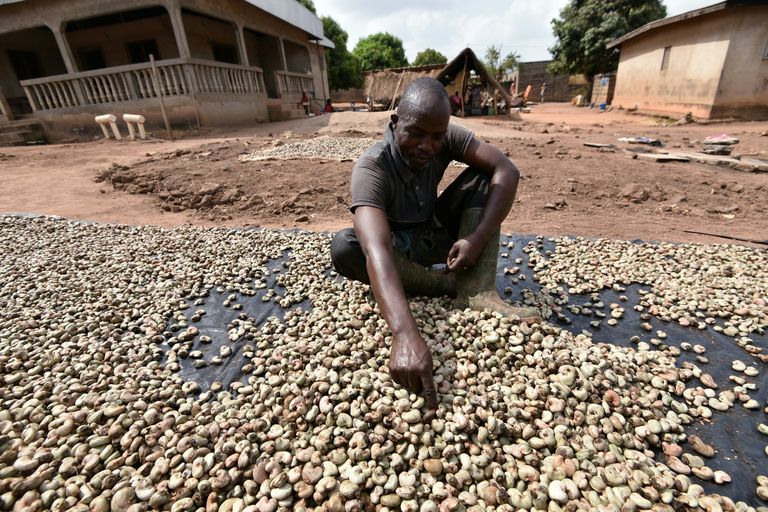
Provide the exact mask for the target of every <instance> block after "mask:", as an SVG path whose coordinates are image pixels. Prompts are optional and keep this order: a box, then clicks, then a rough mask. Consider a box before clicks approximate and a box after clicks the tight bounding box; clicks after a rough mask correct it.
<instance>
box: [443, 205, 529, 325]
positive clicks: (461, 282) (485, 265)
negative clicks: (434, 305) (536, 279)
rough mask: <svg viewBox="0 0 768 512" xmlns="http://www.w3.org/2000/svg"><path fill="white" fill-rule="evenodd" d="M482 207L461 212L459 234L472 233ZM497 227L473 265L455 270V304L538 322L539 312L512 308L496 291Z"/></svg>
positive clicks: (462, 307)
mask: <svg viewBox="0 0 768 512" xmlns="http://www.w3.org/2000/svg"><path fill="white" fill-rule="evenodd" d="M482 215H483V209H482V208H469V209H467V210H464V212H463V213H462V214H461V224H460V225H459V237H463V236H466V235H468V234H470V233H472V232H473V231H474V230H475V228H477V226H478V225H479V224H480V218H481V217H482ZM500 237H501V229H500V228H496V231H495V232H494V234H493V235H492V236H491V239H490V240H488V245H486V246H485V248H484V249H483V252H482V253H481V254H480V258H479V259H478V260H477V263H475V265H474V266H472V267H470V268H468V269H467V270H464V271H459V272H458V273H457V274H456V307H457V308H459V309H464V308H471V309H474V310H477V311H482V310H484V309H489V310H491V311H495V312H497V313H501V314H502V315H504V316H508V317H517V318H519V319H520V321H522V322H527V323H540V322H541V316H540V313H539V312H538V311H537V310H536V309H533V308H516V307H514V306H511V305H509V304H507V303H506V302H504V301H503V300H501V298H500V297H499V294H498V293H497V292H496V263H497V261H498V257H499V239H500Z"/></svg>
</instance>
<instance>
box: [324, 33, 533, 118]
mask: <svg viewBox="0 0 768 512" xmlns="http://www.w3.org/2000/svg"><path fill="white" fill-rule="evenodd" d="M424 76H428V77H432V78H436V79H437V80H439V81H440V82H441V83H442V84H443V85H444V86H445V88H446V91H447V92H448V95H449V96H450V95H452V94H453V93H454V92H459V96H460V97H461V100H462V104H461V115H462V116H464V115H480V114H482V113H485V112H488V111H497V109H498V101H497V100H500V99H501V98H503V99H504V103H505V105H507V106H508V107H509V106H511V105H512V104H513V103H512V97H511V96H510V95H509V93H508V92H507V90H506V89H504V87H502V86H501V85H500V84H499V82H498V81H497V80H496V79H495V78H494V77H492V76H491V75H490V74H489V73H488V71H487V70H486V69H485V65H484V64H483V63H482V62H481V61H480V59H478V58H477V56H476V55H475V53H474V52H473V51H472V50H471V49H469V48H466V49H464V50H462V51H461V53H459V54H458V55H457V56H456V58H455V59H453V60H452V61H451V62H449V63H448V64H446V65H445V66H443V65H441V64H433V65H430V66H418V67H408V68H390V69H379V70H375V71H365V72H364V73H363V87H362V88H361V89H348V90H336V91H333V92H332V94H331V96H333V97H334V101H336V102H352V101H355V102H358V103H368V106H369V108H371V109H373V110H391V109H393V108H395V106H396V105H397V102H398V101H399V100H400V96H402V94H403V91H404V90H405V88H406V87H407V86H408V84H410V83H411V82H413V81H414V80H415V79H417V78H421V77H424ZM468 92H472V94H470V95H469V96H470V97H471V98H472V100H471V102H470V101H469V100H468V99H466V98H467V95H468ZM481 95H482V96H483V99H481ZM465 101H467V104H466V105H465ZM470 103H471V104H470ZM510 115H511V116H513V117H515V118H516V119H520V115H519V114H518V113H517V112H516V111H514V112H513V111H511V110H510Z"/></svg>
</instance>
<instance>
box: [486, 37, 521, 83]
mask: <svg viewBox="0 0 768 512" xmlns="http://www.w3.org/2000/svg"><path fill="white" fill-rule="evenodd" d="M519 64H520V55H519V54H518V53H517V52H509V53H508V54H506V55H505V56H504V57H503V58H502V56H501V45H499V46H498V47H497V46H496V45H493V44H492V45H491V46H489V47H488V48H487V49H486V50H485V69H487V70H488V73H490V75H491V76H492V77H494V78H495V79H496V80H501V78H502V76H504V73H506V72H508V71H513V70H514V69H515V68H517V67H518V65H519Z"/></svg>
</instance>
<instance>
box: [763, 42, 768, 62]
mask: <svg viewBox="0 0 768 512" xmlns="http://www.w3.org/2000/svg"><path fill="white" fill-rule="evenodd" d="M763 60H768V42H766V43H765V50H763Z"/></svg>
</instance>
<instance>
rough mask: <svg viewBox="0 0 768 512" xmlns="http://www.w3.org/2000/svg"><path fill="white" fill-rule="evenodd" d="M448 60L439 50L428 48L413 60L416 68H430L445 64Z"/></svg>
mask: <svg viewBox="0 0 768 512" xmlns="http://www.w3.org/2000/svg"><path fill="white" fill-rule="evenodd" d="M447 62H448V58H447V57H446V56H445V55H443V54H442V53H440V52H439V51H437V50H433V49H432V48H427V49H426V50H423V51H420V52H419V53H418V54H417V55H416V58H415V59H414V60H413V65H414V66H429V65H430V64H445V63H447Z"/></svg>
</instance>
